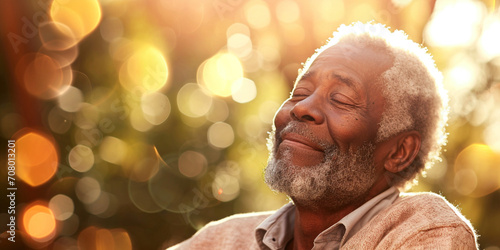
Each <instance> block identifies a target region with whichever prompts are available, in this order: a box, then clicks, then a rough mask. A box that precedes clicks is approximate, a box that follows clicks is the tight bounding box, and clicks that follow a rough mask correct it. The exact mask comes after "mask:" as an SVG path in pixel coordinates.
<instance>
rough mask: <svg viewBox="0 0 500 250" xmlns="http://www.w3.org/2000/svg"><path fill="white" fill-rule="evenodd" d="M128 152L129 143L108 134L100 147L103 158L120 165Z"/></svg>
mask: <svg viewBox="0 0 500 250" xmlns="http://www.w3.org/2000/svg"><path fill="white" fill-rule="evenodd" d="M126 154H127V144H126V143H125V142H124V141H122V140H120V139H118V138H116V137H113V136H106V137H105V138H104V139H103V141H102V143H101V145H100V149H99V156H101V159H103V160H105V161H107V162H109V163H113V164H117V165H120V164H121V163H122V161H123V160H124V159H125V155H126Z"/></svg>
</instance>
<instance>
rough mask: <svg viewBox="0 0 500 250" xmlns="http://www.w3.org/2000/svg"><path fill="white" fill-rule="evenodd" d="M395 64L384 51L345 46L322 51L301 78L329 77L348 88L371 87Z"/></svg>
mask: <svg viewBox="0 0 500 250" xmlns="http://www.w3.org/2000/svg"><path fill="white" fill-rule="evenodd" d="M392 64H393V56H392V55H390V54H389V52H388V50H387V49H385V48H379V47H375V46H368V45H366V46H360V45H352V44H350V43H348V42H342V43H338V44H335V45H333V46H331V47H329V48H327V49H325V50H324V51H322V52H321V53H320V54H319V55H318V56H317V57H316V58H315V59H314V61H313V62H312V63H311V65H310V66H309V68H305V69H304V71H303V72H304V75H303V76H301V78H302V77H304V76H306V77H309V76H311V75H318V74H320V75H328V77H333V78H336V79H337V80H340V81H342V82H345V83H347V84H351V83H352V84H355V85H358V87H361V86H360V85H364V87H368V86H369V85H370V83H373V82H375V80H376V79H377V78H378V77H379V76H380V75H381V74H382V73H383V72H384V71H386V70H387V69H389V68H390V67H391V66H392ZM299 80H300V79H299Z"/></svg>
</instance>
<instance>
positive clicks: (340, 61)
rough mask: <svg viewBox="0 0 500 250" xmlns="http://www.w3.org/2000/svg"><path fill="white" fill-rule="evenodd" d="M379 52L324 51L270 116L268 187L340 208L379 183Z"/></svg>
mask: <svg viewBox="0 0 500 250" xmlns="http://www.w3.org/2000/svg"><path fill="white" fill-rule="evenodd" d="M391 66H392V57H391V56H390V55H387V54H386V52H385V51H383V50H381V49H378V50H377V49H374V48H371V47H363V48H360V47H355V46H352V45H349V44H347V43H339V44H336V45H334V46H333V47H330V48H328V49H326V50H325V51H324V52H322V53H321V54H320V55H319V56H318V57H317V58H316V59H315V61H314V62H313V63H312V64H311V66H310V68H309V69H306V70H307V71H306V72H305V74H304V75H303V76H302V77H301V79H299V81H298V82H297V83H296V86H295V88H294V90H293V92H292V96H291V97H290V98H289V99H288V100H286V101H285V102H284V103H283V105H282V107H281V108H280V110H279V111H278V113H277V114H276V117H275V121H274V125H275V131H273V132H272V135H271V137H275V138H274V139H273V138H271V141H270V142H271V143H274V145H273V147H272V149H271V155H270V159H269V163H268V167H267V168H266V182H267V183H268V185H269V186H270V187H271V188H273V189H275V190H277V191H280V192H285V193H287V194H288V195H289V196H290V197H291V198H292V199H293V200H294V201H295V202H298V203H303V204H304V205H306V204H307V205H311V206H314V204H315V203H322V204H324V203H325V202H327V203H328V204H329V206H333V207H342V206H345V205H348V204H352V203H353V202H356V201H357V200H359V199H362V198H363V196H364V195H366V194H368V192H369V190H370V189H371V187H372V186H373V184H374V183H375V182H376V181H377V180H379V179H380V178H382V176H381V175H382V172H383V166H382V165H383V164H381V162H379V159H380V158H381V156H380V155H378V154H377V148H376V145H375V143H374V142H375V139H376V135H377V129H378V123H379V122H380V119H381V116H382V112H383V109H384V98H383V96H382V91H381V90H380V89H378V88H377V86H375V82H376V80H377V78H378V77H379V76H380V74H381V73H383V72H384V71H385V70H387V69H388V68H389V67H391Z"/></svg>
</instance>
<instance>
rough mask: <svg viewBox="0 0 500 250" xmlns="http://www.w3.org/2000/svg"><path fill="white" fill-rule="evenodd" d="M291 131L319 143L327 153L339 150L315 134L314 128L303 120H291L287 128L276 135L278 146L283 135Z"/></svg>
mask: <svg viewBox="0 0 500 250" xmlns="http://www.w3.org/2000/svg"><path fill="white" fill-rule="evenodd" d="M289 133H294V134H298V135H300V136H303V137H305V138H307V139H308V140H310V141H311V142H313V143H315V144H317V145H319V146H320V147H321V148H322V149H323V150H324V151H325V153H328V152H335V151H337V150H338V147H337V146H336V145H334V144H332V143H330V142H328V141H326V140H324V139H321V138H319V137H318V136H316V135H315V134H313V132H312V130H311V129H310V128H309V126H308V125H307V124H305V123H302V122H296V121H291V122H289V123H288V124H287V125H286V126H285V128H283V129H282V130H281V131H280V132H279V133H278V134H277V135H276V146H278V145H279V144H280V143H281V142H282V141H283V136H284V135H286V134H289Z"/></svg>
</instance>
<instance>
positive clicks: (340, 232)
mask: <svg viewBox="0 0 500 250" xmlns="http://www.w3.org/2000/svg"><path fill="white" fill-rule="evenodd" d="M398 196H399V190H398V189H397V188H395V187H391V188H389V189H387V190H386V191H384V192H382V193H381V194H379V195H377V196H375V197H374V198H372V199H371V200H369V201H368V202H366V203H365V204H363V205H362V206H360V207H359V208H357V209H356V210H354V211H352V212H351V213H350V214H348V215H346V216H345V217H344V218H342V219H341V220H340V221H339V222H337V223H335V224H334V225H332V226H331V227H329V228H327V229H326V230H325V231H323V232H321V233H320V234H319V235H318V236H317V237H316V239H315V240H314V247H313V250H315V249H339V248H340V247H341V246H343V245H344V244H345V243H346V242H347V241H348V240H349V239H350V238H351V237H352V236H353V235H354V234H356V233H357V232H358V231H359V230H360V229H361V228H362V227H363V226H364V225H365V224H366V223H368V221H370V220H371V219H372V218H373V217H374V216H375V215H376V214H378V213H379V212H380V211H382V210H383V209H385V208H386V207H388V206H390V205H391V204H392V203H393V202H394V201H395V200H396V198H398ZM294 222H295V206H294V205H293V204H292V203H289V204H286V205H285V206H283V207H282V208H280V209H279V210H278V211H276V213H274V214H273V215H271V216H269V217H268V218H267V219H265V220H264V221H263V222H262V223H261V224H260V225H259V226H258V227H257V228H256V230H255V237H256V240H257V242H258V243H259V245H261V244H263V245H265V246H267V247H268V248H270V249H273V250H274V249H276V250H278V249H285V247H286V244H287V243H288V242H289V241H290V240H291V239H292V238H293V229H294Z"/></svg>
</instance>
